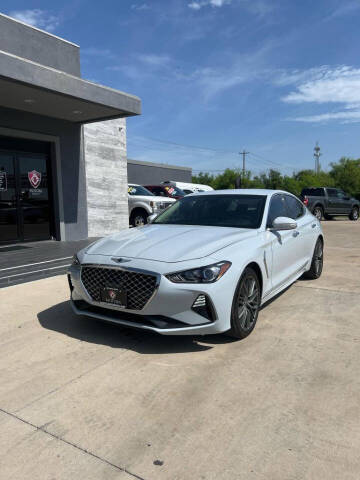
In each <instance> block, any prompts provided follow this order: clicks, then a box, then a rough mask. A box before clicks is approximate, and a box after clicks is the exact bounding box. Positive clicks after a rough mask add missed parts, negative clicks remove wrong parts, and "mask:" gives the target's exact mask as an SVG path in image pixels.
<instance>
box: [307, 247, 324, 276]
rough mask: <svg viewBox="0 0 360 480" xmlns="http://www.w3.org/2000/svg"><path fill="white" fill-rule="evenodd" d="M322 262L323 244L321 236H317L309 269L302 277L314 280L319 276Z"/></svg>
mask: <svg viewBox="0 0 360 480" xmlns="http://www.w3.org/2000/svg"><path fill="white" fill-rule="evenodd" d="M323 263H324V245H323V242H322V240H321V238H318V240H317V242H316V245H315V249H314V254H313V257H312V261H311V267H310V270H308V271H307V272H305V273H304V277H305V278H309V279H311V280H316V279H317V278H319V277H320V275H321V273H322V269H323Z"/></svg>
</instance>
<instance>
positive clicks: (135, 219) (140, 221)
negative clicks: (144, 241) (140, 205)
mask: <svg viewBox="0 0 360 480" xmlns="http://www.w3.org/2000/svg"><path fill="white" fill-rule="evenodd" d="M130 223H131V225H132V226H133V227H142V226H143V225H146V224H147V215H146V213H145V212H143V211H141V210H137V211H135V212H133V213H132V215H131V217H130Z"/></svg>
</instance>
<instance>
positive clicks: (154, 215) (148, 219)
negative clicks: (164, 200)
mask: <svg viewBox="0 0 360 480" xmlns="http://www.w3.org/2000/svg"><path fill="white" fill-rule="evenodd" d="M157 216H158V214H157V213H152V214H151V215H149V216H148V217H147V221H148V223H153V221H154V220H155V218H156V217H157Z"/></svg>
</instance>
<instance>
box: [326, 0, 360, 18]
mask: <svg viewBox="0 0 360 480" xmlns="http://www.w3.org/2000/svg"><path fill="white" fill-rule="evenodd" d="M359 9H360V2H359V0H351V1H342V2H341V5H340V7H338V8H336V9H335V10H334V11H333V12H332V13H331V14H330V15H329V16H328V17H326V18H325V21H328V20H333V19H337V18H339V17H344V16H345V15H350V14H351V13H353V12H355V11H356V10H359Z"/></svg>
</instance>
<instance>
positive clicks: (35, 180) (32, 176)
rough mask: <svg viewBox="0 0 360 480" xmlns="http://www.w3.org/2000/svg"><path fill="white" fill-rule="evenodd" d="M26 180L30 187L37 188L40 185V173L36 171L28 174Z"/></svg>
mask: <svg viewBox="0 0 360 480" xmlns="http://www.w3.org/2000/svg"><path fill="white" fill-rule="evenodd" d="M28 179H29V182H30V183H31V186H32V187H34V188H38V186H39V185H40V183H41V173H40V172H37V171H36V170H33V171H32V172H28Z"/></svg>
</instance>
